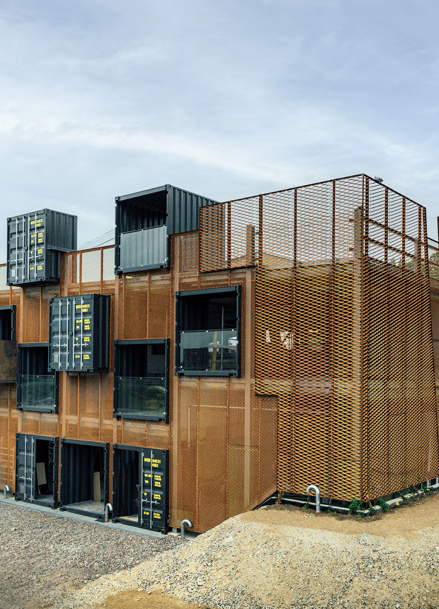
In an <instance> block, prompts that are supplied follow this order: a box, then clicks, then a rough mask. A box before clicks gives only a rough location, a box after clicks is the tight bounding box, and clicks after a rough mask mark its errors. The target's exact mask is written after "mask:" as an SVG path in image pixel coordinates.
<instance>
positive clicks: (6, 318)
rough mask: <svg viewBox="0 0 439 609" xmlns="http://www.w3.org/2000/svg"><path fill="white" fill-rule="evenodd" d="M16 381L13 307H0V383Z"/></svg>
mask: <svg viewBox="0 0 439 609" xmlns="http://www.w3.org/2000/svg"><path fill="white" fill-rule="evenodd" d="M16 381H17V344H16V342H15V305H11V306H8V307H0V383H11V382H12V383H14V382H16Z"/></svg>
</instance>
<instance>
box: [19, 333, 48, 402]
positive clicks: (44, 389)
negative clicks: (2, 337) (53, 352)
mask: <svg viewBox="0 0 439 609" xmlns="http://www.w3.org/2000/svg"><path fill="white" fill-rule="evenodd" d="M48 368H49V346H48V345H47V344H39V343H32V344H23V345H18V375H17V408H18V409H20V410H35V411H38V412H56V411H57V406H58V376H57V373H56V372H52V371H50V372H49V370H48Z"/></svg>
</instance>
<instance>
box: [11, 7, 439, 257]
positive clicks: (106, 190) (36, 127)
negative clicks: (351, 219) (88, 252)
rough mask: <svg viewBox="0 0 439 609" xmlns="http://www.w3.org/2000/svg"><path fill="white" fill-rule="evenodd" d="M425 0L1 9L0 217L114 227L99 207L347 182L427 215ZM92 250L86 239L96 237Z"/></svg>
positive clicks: (432, 34)
mask: <svg viewBox="0 0 439 609" xmlns="http://www.w3.org/2000/svg"><path fill="white" fill-rule="evenodd" d="M438 21H439V6H438V4H437V2H436V1H435V0H416V1H414V0H398V1H396V0H384V1H383V0H379V1H378V0H367V1H365V0H364V1H363V0H234V1H231V0H216V1H212V0H161V1H157V0H155V1H151V0H137V1H136V0H124V1H123V2H121V1H120V0H117V1H116V0H75V2H65V1H64V0H39V1H38V2H35V0H12V1H10V0H2V1H1V2H0V40H1V43H0V49H1V62H0V174H1V203H0V206H1V211H2V214H1V215H2V217H3V218H4V220H0V221H3V222H4V223H5V224H4V229H3V230H0V262H4V261H5V260H6V249H5V241H4V236H5V233H6V217H7V216H11V215H17V214H19V213H26V212H31V211H36V210H38V209H41V208H44V207H48V208H51V209H56V210H59V211H65V212H68V213H73V214H76V215H78V217H79V221H78V222H79V235H78V244H79V245H82V244H84V243H85V242H88V241H90V240H91V239H93V238H94V237H97V236H99V235H102V234H103V233H105V232H106V231H110V230H112V229H113V227H114V197H115V196H116V195H123V194H127V193H130V192H135V191H138V190H143V189H146V188H152V187H155V186H159V185H162V184H166V183H168V184H173V185H175V186H179V187H180V188H185V189H187V190H190V191H192V192H196V193H198V194H201V195H204V196H206V197H211V198H213V199H217V200H220V201H223V200H228V199H235V198H238V197H241V196H249V195H253V194H258V193H260V192H266V191H272V190H279V189H281V188H288V187H293V186H299V185H301V184H306V183H310V182H316V181H320V180H325V179H330V178H335V177H342V176H345V175H351V174H354V173H363V172H364V173H368V174H369V175H371V176H380V177H382V178H384V182H385V183H386V184H387V185H389V186H391V187H392V188H394V189H395V190H397V191H400V192H402V193H403V194H405V195H407V196H408V197H410V198H412V199H414V200H415V201H417V202H418V203H421V204H422V205H425V206H426V207H427V209H428V213H429V215H428V218H429V234H430V236H432V237H436V224H435V222H436V215H438V214H439V206H438V205H437V201H438V198H439V145H438V144H439V142H438V139H439V137H438V136H439V128H438V125H439V116H438V114H439V101H438V100H439V42H438V41H439V37H438V34H437V26H438ZM93 243H98V242H97V241H95V242H93Z"/></svg>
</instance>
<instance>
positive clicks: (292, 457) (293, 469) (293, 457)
mask: <svg viewBox="0 0 439 609" xmlns="http://www.w3.org/2000/svg"><path fill="white" fill-rule="evenodd" d="M297 209H298V202H297V188H295V189H294V201H293V281H292V286H291V288H292V289H291V301H292V302H291V304H292V307H291V314H292V331H293V348H292V349H291V377H292V381H293V383H292V385H293V386H292V393H293V395H292V396H291V397H290V400H289V402H290V405H291V415H290V416H291V445H292V451H291V453H290V471H291V481H290V482H291V488H293V489H297V481H296V400H297V351H296V350H297V324H296V317H297V316H296V311H297V306H296V295H297Z"/></svg>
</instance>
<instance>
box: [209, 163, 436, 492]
mask: <svg viewBox="0 0 439 609" xmlns="http://www.w3.org/2000/svg"><path fill="white" fill-rule="evenodd" d="M427 260H428V251H427V234H426V219H425V210H424V208H422V207H421V206H419V205H417V204H416V203H414V202H413V201H411V200H409V199H407V198H405V197H403V196H402V195H400V194H398V193H396V192H394V191H392V190H390V189H389V188H387V187H385V186H383V185H381V184H379V183H378V182H376V181H375V180H372V179H370V178H369V177H368V176H364V175H359V176H353V177H350V178H345V179H340V180H334V181H329V182H324V183H320V184H314V185H310V186H304V187H301V188H296V189H291V190H285V191H281V192H277V193H272V194H268V195H264V196H260V197H253V198H249V199H243V200H239V201H232V202H229V203H225V204H219V205H215V206H212V207H209V208H203V209H202V210H201V218H200V270H201V272H203V273H210V272H212V271H222V270H227V269H234V268H237V267H247V266H255V267H256V278H255V282H256V290H255V291H256V320H255V335H256V349H255V379H256V394H257V395H258V396H276V397H277V399H278V404H279V418H278V471H277V479H278V488H279V489H280V490H284V491H288V492H294V493H303V494H304V493H305V489H306V487H307V486H308V485H309V484H311V483H313V484H317V485H318V486H319V488H320V490H321V492H322V494H323V496H327V497H332V498H334V499H339V500H347V501H349V500H351V499H353V498H357V499H360V500H363V501H367V500H370V499H374V498H376V497H381V496H385V495H387V494H390V493H392V492H395V491H398V490H401V489H403V488H407V487H409V486H410V485H413V484H419V482H421V481H424V480H428V479H431V478H434V477H436V476H437V475H438V472H439V463H438V435H437V412H436V401H435V383H434V368H433V350H432V334H431V314H430V294H429V291H430V288H429V274H428V264H426V261H427Z"/></svg>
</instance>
